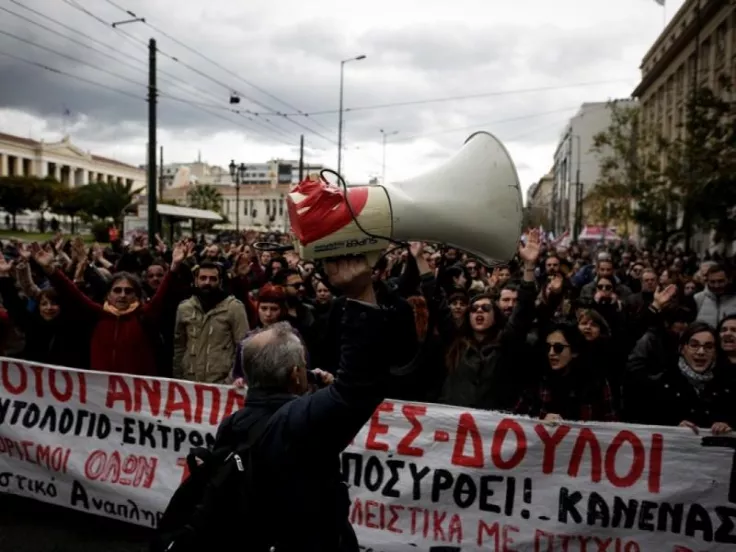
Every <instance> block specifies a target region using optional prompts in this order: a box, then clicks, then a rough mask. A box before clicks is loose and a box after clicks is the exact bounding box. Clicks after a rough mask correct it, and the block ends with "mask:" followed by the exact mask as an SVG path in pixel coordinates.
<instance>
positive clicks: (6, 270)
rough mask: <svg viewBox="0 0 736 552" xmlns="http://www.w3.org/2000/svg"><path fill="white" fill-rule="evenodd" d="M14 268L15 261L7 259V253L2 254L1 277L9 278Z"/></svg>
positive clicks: (0, 259) (0, 261)
mask: <svg viewBox="0 0 736 552" xmlns="http://www.w3.org/2000/svg"><path fill="white" fill-rule="evenodd" d="M12 270H13V263H11V262H8V261H7V260H6V259H5V255H0V278H7V277H8V276H10V273H11V271H12Z"/></svg>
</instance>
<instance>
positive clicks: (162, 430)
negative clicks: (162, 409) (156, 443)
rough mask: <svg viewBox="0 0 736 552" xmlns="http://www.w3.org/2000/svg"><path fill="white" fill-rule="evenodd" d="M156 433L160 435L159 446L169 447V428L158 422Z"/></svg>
mask: <svg viewBox="0 0 736 552" xmlns="http://www.w3.org/2000/svg"><path fill="white" fill-rule="evenodd" d="M157 428H158V433H159V435H160V436H161V448H164V449H165V448H169V439H170V438H171V428H170V427H169V426H167V425H163V424H158V426H157Z"/></svg>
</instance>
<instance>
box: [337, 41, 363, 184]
mask: <svg viewBox="0 0 736 552" xmlns="http://www.w3.org/2000/svg"><path fill="white" fill-rule="evenodd" d="M361 59H365V56H364V55H362V54H361V55H359V56H355V57H353V58H350V59H344V60H342V61H341V62H340V110H339V118H338V123H337V174H340V175H341V172H340V170H341V169H342V112H343V107H342V99H343V88H344V82H345V64H346V63H349V62H351V61H360V60H361Z"/></svg>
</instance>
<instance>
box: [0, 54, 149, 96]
mask: <svg viewBox="0 0 736 552" xmlns="http://www.w3.org/2000/svg"><path fill="white" fill-rule="evenodd" d="M0 56H5V57H7V58H10V59H14V60H16V61H20V62H21V63H27V64H28V65H33V66H35V67H38V68H39V69H44V70H46V71H51V72H52V73H56V74H57V75H62V76H65V77H70V78H73V79H75V80H77V81H79V82H83V83H85V84H91V85H93V86H97V87H99V88H104V89H105V90H109V91H111V92H115V93H116V94H121V95H123V96H128V97H129V98H134V99H136V100H143V101H145V100H146V98H144V97H143V96H136V95H135V94H132V93H130V92H126V91H125V90H120V89H119V88H115V87H114V86H108V85H106V84H102V83H101V82H97V81H93V80H90V79H85V78H84V77H80V76H79V75H73V74H72V73H67V72H66V71H62V70H61V69H56V68H55V67H51V66H49V65H46V64H44V63H39V62H37V61H33V60H30V59H26V58H23V57H20V56H16V55H15V54H11V53H9V52H3V51H2V50H0Z"/></svg>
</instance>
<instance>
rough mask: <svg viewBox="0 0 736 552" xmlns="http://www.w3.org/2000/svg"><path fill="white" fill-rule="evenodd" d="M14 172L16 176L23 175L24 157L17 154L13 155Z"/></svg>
mask: <svg viewBox="0 0 736 552" xmlns="http://www.w3.org/2000/svg"><path fill="white" fill-rule="evenodd" d="M13 174H14V175H15V176H23V159H22V158H20V157H18V156H17V155H16V156H15V157H13Z"/></svg>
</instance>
